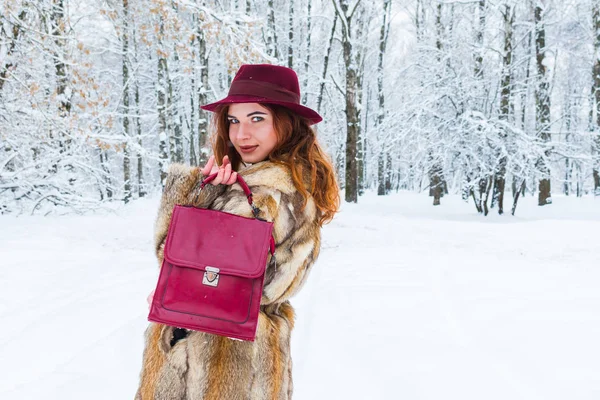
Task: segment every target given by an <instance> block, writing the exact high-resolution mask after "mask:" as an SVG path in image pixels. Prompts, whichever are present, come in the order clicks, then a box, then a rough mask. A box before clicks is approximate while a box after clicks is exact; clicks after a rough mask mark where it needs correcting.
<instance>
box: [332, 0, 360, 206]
mask: <svg viewBox="0 0 600 400" xmlns="http://www.w3.org/2000/svg"><path fill="white" fill-rule="evenodd" d="M333 2H334V6H335V8H336V12H337V13H338V16H339V17H340V20H341V22H342V47H343V55H344V64H345V67H346V68H345V69H346V174H345V175H346V179H345V180H346V185H345V187H346V190H345V192H346V195H345V200H346V201H347V202H349V203H350V202H352V203H356V202H357V201H358V165H357V141H358V129H359V127H358V124H359V121H358V118H357V116H358V110H357V108H356V100H357V99H356V95H357V93H356V91H357V84H358V83H357V80H358V76H357V70H358V66H357V65H356V64H355V54H354V51H353V47H352V40H353V38H352V31H351V28H350V27H351V22H352V14H351V15H348V2H347V0H340V1H339V3H337V4H336V0H333Z"/></svg>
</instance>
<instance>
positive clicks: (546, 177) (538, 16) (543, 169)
mask: <svg viewBox="0 0 600 400" xmlns="http://www.w3.org/2000/svg"><path fill="white" fill-rule="evenodd" d="M539 1H540V0H536V6H535V53H536V61H537V70H538V86H537V90H536V125H537V126H536V129H537V132H538V136H539V138H540V139H541V140H542V142H544V143H549V142H550V139H551V134H550V93H549V92H550V85H549V83H548V77H547V74H546V65H545V63H544V59H545V57H546V30H545V27H544V22H543V20H542V13H543V10H542V7H541V5H540V3H539ZM547 146H548V145H547ZM544 154H545V158H544V157H540V158H539V159H538V160H537V167H538V171H539V173H540V175H541V178H540V179H539V185H538V189H539V193H538V205H540V206H544V205H547V204H551V203H552V197H551V195H550V190H551V187H550V169H549V167H548V165H547V160H548V158H549V156H550V149H549V147H547V148H546V149H545V150H544Z"/></svg>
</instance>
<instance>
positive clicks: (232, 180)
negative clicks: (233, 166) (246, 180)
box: [225, 171, 237, 185]
mask: <svg viewBox="0 0 600 400" xmlns="http://www.w3.org/2000/svg"><path fill="white" fill-rule="evenodd" d="M236 182H237V172H235V171H233V172H232V173H231V177H230V178H229V180H227V182H225V184H226V185H233V184H234V183H236Z"/></svg>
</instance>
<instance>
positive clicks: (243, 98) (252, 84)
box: [200, 64, 323, 124]
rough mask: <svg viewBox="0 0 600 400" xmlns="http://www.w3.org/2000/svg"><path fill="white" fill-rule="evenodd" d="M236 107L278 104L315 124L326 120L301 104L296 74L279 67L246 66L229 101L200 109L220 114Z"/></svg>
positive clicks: (267, 65)
mask: <svg viewBox="0 0 600 400" xmlns="http://www.w3.org/2000/svg"><path fill="white" fill-rule="evenodd" d="M233 103H267V104H277V105H280V106H284V107H286V108H288V109H290V110H292V111H294V112H295V113H296V114H298V115H301V116H303V117H305V118H308V120H309V121H310V123H311V124H316V123H317V122H321V121H322V120H323V118H321V116H320V115H319V114H318V113H317V112H316V111H314V110H311V109H310V108H308V107H304V106H303V105H301V104H300V85H299V84H298V76H297V75H296V73H295V72H294V70H293V69H290V68H287V67H282V66H279V65H271V64H244V65H242V66H241V67H240V69H239V70H238V72H237V74H236V75H235V78H233V82H231V87H230V88H229V94H228V95H227V97H225V98H224V99H222V100H219V101H217V102H215V103H211V104H206V105H204V106H200V108H202V109H203V110H206V111H216V110H217V109H218V108H219V106H222V105H227V104H233Z"/></svg>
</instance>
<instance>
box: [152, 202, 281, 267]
mask: <svg viewBox="0 0 600 400" xmlns="http://www.w3.org/2000/svg"><path fill="white" fill-rule="evenodd" d="M272 230H273V223H272V222H266V221H261V220H258V219H254V218H246V217H241V216H239V215H234V214H229V213H226V212H223V211H215V210H207V209H203V208H195V207H189V206H179V205H177V206H175V208H174V209H173V216H172V217H171V223H170V225H169V231H168V233H167V241H166V243H165V251H164V256H165V259H166V260H167V261H168V262H169V263H171V264H174V265H178V266H183V267H190V268H196V269H200V270H205V268H206V267H207V266H210V267H214V268H219V270H220V272H219V273H221V274H225V275H235V276H240V277H245V278H258V277H259V276H261V275H262V274H263V273H264V271H265V269H266V266H267V255H268V250H269V240H270V238H271V232H272Z"/></svg>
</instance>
